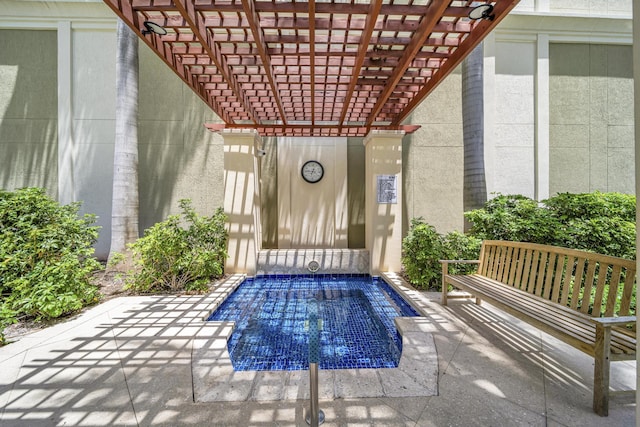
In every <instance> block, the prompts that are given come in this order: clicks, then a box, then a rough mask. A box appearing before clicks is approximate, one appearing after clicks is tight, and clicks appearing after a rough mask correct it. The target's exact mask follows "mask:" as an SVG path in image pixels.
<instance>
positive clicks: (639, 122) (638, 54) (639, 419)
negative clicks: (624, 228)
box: [633, 4, 640, 425]
mask: <svg viewBox="0 0 640 427" xmlns="http://www.w3.org/2000/svg"><path fill="white" fill-rule="evenodd" d="M633 77H634V83H633V84H634V100H633V105H634V117H635V149H636V150H635V151H636V152H635V160H636V161H635V169H636V171H635V172H636V195H638V194H640V6H639V5H637V4H634V5H633ZM636 224H640V198H638V197H636ZM636 227H637V225H636ZM636 249H637V250H638V252H640V233H636ZM636 271H640V258H636ZM638 327H640V317H638V320H637V321H636V329H637V328H638ZM636 346H637V348H636V349H637V351H636V363H637V364H638V365H640V341H637V344H636ZM636 402H640V375H636ZM636 425H640V405H638V404H636Z"/></svg>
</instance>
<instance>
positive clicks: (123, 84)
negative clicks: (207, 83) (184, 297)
mask: <svg viewBox="0 0 640 427" xmlns="http://www.w3.org/2000/svg"><path fill="white" fill-rule="evenodd" d="M116 43H117V47H116V49H117V52H116V140H115V147H114V154H113V199H112V208H111V248H110V251H109V258H111V257H112V255H113V254H114V253H123V254H124V253H125V251H126V245H127V243H131V242H133V241H135V240H136V239H137V238H138V237H139V234H138V210H139V209H138V37H137V36H136V35H135V33H134V32H133V31H131V29H130V28H129V27H127V25H126V24H125V23H124V22H122V20H120V19H119V20H118V29H117V42H116Z"/></svg>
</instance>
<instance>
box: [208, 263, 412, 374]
mask: <svg viewBox="0 0 640 427" xmlns="http://www.w3.org/2000/svg"><path fill="white" fill-rule="evenodd" d="M310 302H311V303H312V304H314V306H315V305H316V304H317V310H318V318H319V319H321V320H322V330H321V331H320V349H319V358H320V360H319V366H320V368H321V369H353V368H394V367H397V366H398V361H399V360H400V353H401V351H402V342H401V339H400V337H399V335H398V333H397V331H396V329H395V325H394V322H393V319H394V318H395V317H397V316H417V313H416V312H415V310H413V308H411V306H410V305H408V304H407V303H406V302H405V301H404V300H403V299H402V298H401V297H400V296H399V295H398V294H397V293H396V292H395V291H394V290H393V289H392V288H391V287H390V286H389V285H388V284H387V283H385V282H384V281H383V280H380V279H378V278H372V277H370V276H365V275H356V276H343V275H300V276H257V277H255V278H250V279H247V280H246V281H245V282H243V283H242V284H241V285H240V286H239V287H238V289H236V291H235V292H233V293H232V294H231V295H230V296H229V298H227V300H226V301H225V302H224V303H223V304H222V305H221V306H220V307H219V308H218V309H217V310H216V311H215V312H214V313H213V314H212V315H211V316H210V317H209V319H208V320H225V321H235V322H236V328H235V330H234V333H233V335H232V336H231V338H230V339H229V342H228V348H229V354H230V356H231V361H232V363H233V366H234V369H236V370H239V371H250V370H301V369H308V367H309V336H308V335H309V333H308V322H307V321H308V319H309V314H310V307H309V304H310ZM312 309H313V310H315V307H313V308H312ZM305 323H307V324H306V325H305Z"/></svg>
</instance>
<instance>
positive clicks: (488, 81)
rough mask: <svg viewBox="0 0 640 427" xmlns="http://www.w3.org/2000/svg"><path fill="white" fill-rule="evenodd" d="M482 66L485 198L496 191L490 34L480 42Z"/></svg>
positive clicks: (493, 58)
mask: <svg viewBox="0 0 640 427" xmlns="http://www.w3.org/2000/svg"><path fill="white" fill-rule="evenodd" d="M482 46H483V54H484V64H483V67H482V69H483V70H482V74H483V76H482V82H483V85H484V93H483V98H484V165H485V172H484V173H485V180H486V186H487V198H488V199H489V198H491V194H492V193H494V192H495V191H496V184H495V182H496V180H495V170H496V168H495V163H496V143H495V141H496V124H495V117H496V95H495V94H496V36H495V33H493V32H491V33H490V34H489V35H487V37H485V39H484V40H483V42H482Z"/></svg>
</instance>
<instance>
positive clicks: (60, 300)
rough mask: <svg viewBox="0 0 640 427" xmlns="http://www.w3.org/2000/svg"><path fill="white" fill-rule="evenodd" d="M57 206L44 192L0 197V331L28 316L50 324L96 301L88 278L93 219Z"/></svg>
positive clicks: (95, 265)
mask: <svg viewBox="0 0 640 427" xmlns="http://www.w3.org/2000/svg"><path fill="white" fill-rule="evenodd" d="M79 209H80V203H71V204H69V205H65V206H61V205H60V204H59V203H58V202H56V201H54V200H53V199H51V198H49V197H48V196H47V195H46V194H45V192H44V190H43V189H40V188H25V189H21V190H17V191H15V192H8V191H0V294H1V295H2V301H1V303H0V330H1V329H2V327H3V326H6V325H7V324H9V323H12V322H14V321H16V319H17V318H18V317H21V316H27V317H33V318H36V319H39V320H41V319H51V318H56V317H60V316H63V315H65V314H69V313H72V312H75V311H77V310H79V309H80V308H82V307H84V306H85V305H88V304H91V303H94V302H96V301H97V300H98V297H99V293H98V288H97V287H96V286H94V285H92V283H91V275H92V273H93V272H94V271H95V270H98V269H99V268H101V265H100V263H99V262H98V261H96V260H95V259H94V258H93V257H92V255H93V252H94V250H93V247H92V246H93V244H94V243H95V241H96V239H97V238H98V229H99V227H96V226H93V224H94V223H95V220H96V217H95V215H88V214H86V215H84V216H82V217H79V216H78V211H79Z"/></svg>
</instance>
